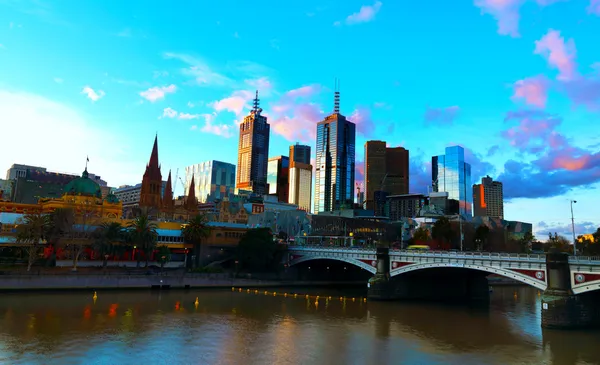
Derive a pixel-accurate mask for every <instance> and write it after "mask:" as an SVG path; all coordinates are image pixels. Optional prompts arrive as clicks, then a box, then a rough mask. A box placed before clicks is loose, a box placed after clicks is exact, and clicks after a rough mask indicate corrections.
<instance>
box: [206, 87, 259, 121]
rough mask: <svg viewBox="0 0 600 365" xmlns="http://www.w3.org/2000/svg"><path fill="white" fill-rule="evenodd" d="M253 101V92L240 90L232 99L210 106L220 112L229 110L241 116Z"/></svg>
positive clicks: (215, 102)
mask: <svg viewBox="0 0 600 365" xmlns="http://www.w3.org/2000/svg"><path fill="white" fill-rule="evenodd" d="M252 99H254V93H253V92H251V91H248V90H240V91H236V92H234V93H233V94H232V95H231V96H230V97H227V98H225V99H221V100H217V101H214V102H212V103H210V104H209V106H211V107H213V108H214V109H215V110H216V111H218V112H220V111H223V110H227V111H230V112H233V113H235V114H236V115H240V114H242V112H243V111H244V108H246V107H247V105H248V102H249V101H250V100H252Z"/></svg>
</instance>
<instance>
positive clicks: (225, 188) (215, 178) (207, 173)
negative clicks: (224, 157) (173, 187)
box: [175, 160, 235, 203]
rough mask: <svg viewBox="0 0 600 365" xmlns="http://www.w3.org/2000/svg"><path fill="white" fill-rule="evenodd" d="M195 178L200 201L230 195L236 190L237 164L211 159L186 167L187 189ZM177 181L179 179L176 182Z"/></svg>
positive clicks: (212, 200) (208, 200) (209, 200)
mask: <svg viewBox="0 0 600 365" xmlns="http://www.w3.org/2000/svg"><path fill="white" fill-rule="evenodd" d="M192 178H194V182H195V184H196V186H195V187H194V188H195V192H196V199H198V201H199V202H200V203H206V202H214V201H215V200H216V199H223V198H225V197H229V196H230V195H232V194H233V193H234V190H235V165H234V164H230V163H227V162H221V161H216V160H210V161H206V162H202V163H199V164H195V165H191V166H188V167H186V168H185V190H186V191H188V190H189V188H190V184H191V182H192ZM175 183H177V181H176V182H175Z"/></svg>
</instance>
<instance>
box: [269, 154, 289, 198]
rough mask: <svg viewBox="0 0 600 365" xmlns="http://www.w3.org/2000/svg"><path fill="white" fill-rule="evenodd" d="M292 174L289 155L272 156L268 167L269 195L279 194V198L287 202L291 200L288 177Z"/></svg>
mask: <svg viewBox="0 0 600 365" xmlns="http://www.w3.org/2000/svg"><path fill="white" fill-rule="evenodd" d="M289 175H290V159H289V157H287V156H277V157H271V158H270V159H269V164H268V167H267V183H268V184H269V195H275V196H277V200H278V201H280V202H283V203H287V202H288V200H289V190H290V188H289V185H288V178H289Z"/></svg>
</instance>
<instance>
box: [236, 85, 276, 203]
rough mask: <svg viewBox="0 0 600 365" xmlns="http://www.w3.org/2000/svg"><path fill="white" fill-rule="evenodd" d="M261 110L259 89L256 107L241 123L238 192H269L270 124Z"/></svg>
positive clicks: (255, 101)
mask: <svg viewBox="0 0 600 365" xmlns="http://www.w3.org/2000/svg"><path fill="white" fill-rule="evenodd" d="M261 112H262V109H261V108H259V100H258V91H257V92H256V98H255V99H254V108H253V109H252V111H251V112H250V115H248V116H246V117H245V118H244V121H243V122H242V123H241V124H240V140H239V143H238V164H237V178H236V185H235V187H236V193H237V191H239V190H242V191H250V192H252V193H254V194H257V195H263V194H266V193H267V163H268V159H269V136H270V126H269V123H267V117H265V116H264V115H261Z"/></svg>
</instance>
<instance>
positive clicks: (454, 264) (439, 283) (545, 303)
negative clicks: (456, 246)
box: [287, 246, 600, 328]
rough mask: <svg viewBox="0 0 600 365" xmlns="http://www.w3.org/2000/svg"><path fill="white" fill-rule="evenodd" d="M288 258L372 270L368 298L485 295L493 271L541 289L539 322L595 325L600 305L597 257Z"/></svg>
mask: <svg viewBox="0 0 600 365" xmlns="http://www.w3.org/2000/svg"><path fill="white" fill-rule="evenodd" d="M287 260H288V261H287V264H288V265H289V266H290V267H291V266H294V265H298V264H301V263H303V262H310V261H314V260H335V261H342V262H345V263H348V264H350V265H354V266H356V267H359V268H361V269H363V270H366V271H368V272H370V273H371V274H373V278H372V279H371V280H369V294H368V296H369V297H370V298H371V299H404V298H414V297H415V296H416V295H417V294H418V295H419V296H421V297H431V296H432V295H433V294H434V293H435V294H440V295H444V296H445V295H459V296H460V295H469V296H471V297H473V296H478V297H481V298H484V299H485V298H488V299H489V290H488V283H487V279H486V276H488V275H490V274H495V275H498V276H502V277H506V278H509V279H512V280H515V281H519V282H521V283H524V284H527V285H530V286H532V287H535V288H537V289H539V290H541V291H543V292H544V296H543V297H542V325H543V326H544V327H548V328H565V327H569V328H570V327H586V326H587V325H591V324H593V325H598V326H600V309H595V308H600V290H598V289H600V257H588V256H568V255H567V254H560V253H553V254H548V255H546V254H512V253H494V252H491V253H490V252H453V251H410V250H394V249H388V248H378V249H374V248H372V249H368V248H344V247H323V246H289V248H288V258H287ZM427 289H428V292H426V290H427ZM486 293H487V294H486ZM592 297H593V300H591V299H590V298H592Z"/></svg>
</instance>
